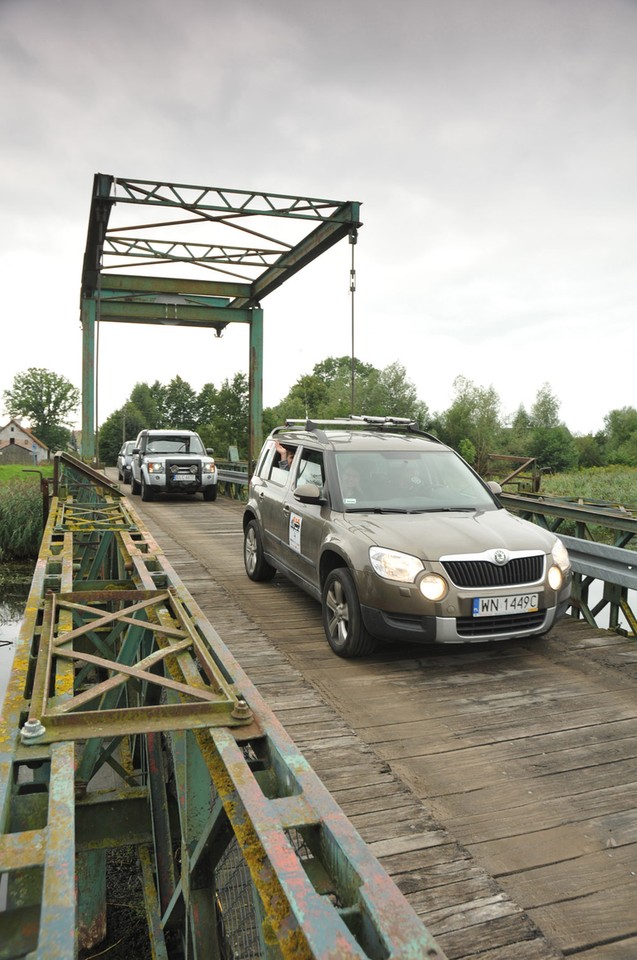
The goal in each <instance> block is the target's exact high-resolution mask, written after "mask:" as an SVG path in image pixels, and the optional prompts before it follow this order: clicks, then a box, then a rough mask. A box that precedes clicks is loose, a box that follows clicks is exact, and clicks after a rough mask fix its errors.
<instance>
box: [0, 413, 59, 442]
mask: <svg viewBox="0 0 637 960" xmlns="http://www.w3.org/2000/svg"><path fill="white" fill-rule="evenodd" d="M12 423H13V424H15V426H16V427H17V428H18V430H19V431H20V432H21V433H24V434H26V436H27V437H29V438H30V439H31V440H32V441H33V443H37V445H38V446H39V447H42V449H43V450H48V449H49V448H48V447H47V445H46V444H45V443H42V441H41V440H38V438H37V437H36V435H35V434H34V433H31V431H30V430H29V429H28V427H23V426H22V424H21V423H20V421H19V420H16V419H15V417H11V418H10V419H9V420H7V422H6V423H5V424H3V426H2V427H0V430H6V428H7V427H10V426H11V424H12ZM6 445H7V443H6V441H3V440H2V439H0V447H4V446H6Z"/></svg>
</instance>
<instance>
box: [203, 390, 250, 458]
mask: <svg viewBox="0 0 637 960" xmlns="http://www.w3.org/2000/svg"><path fill="white" fill-rule="evenodd" d="M249 407H250V403H249V390H248V378H247V377H246V375H245V374H244V373H236V374H235V375H234V377H233V378H232V380H224V381H223V383H222V384H221V387H220V388H219V391H218V393H217V411H218V412H217V414H216V415H215V419H214V421H213V423H212V424H204V425H203V426H201V425H200V427H199V433H200V435H201V438H202V440H203V441H204V443H205V444H206V446H207V447H212V448H213V450H214V451H215V456H217V457H219V459H221V460H223V459H225V458H226V456H227V455H228V449H229V447H231V446H236V447H237V449H238V452H239V459H240V460H245V459H246V458H247V456H248V417H249ZM257 452H258V451H257Z"/></svg>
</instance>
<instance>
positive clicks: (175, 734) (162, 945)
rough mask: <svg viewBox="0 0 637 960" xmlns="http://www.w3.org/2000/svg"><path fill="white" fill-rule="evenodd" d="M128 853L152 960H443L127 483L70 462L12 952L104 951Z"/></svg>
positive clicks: (1, 793) (15, 707)
mask: <svg viewBox="0 0 637 960" xmlns="http://www.w3.org/2000/svg"><path fill="white" fill-rule="evenodd" d="M124 853H125V854H126V856H127V857H129V858H132V859H130V860H127V861H126V863H127V867H126V871H127V876H128V874H129V873H130V872H131V871H132V872H133V873H135V871H137V874H136V875H137V876H138V881H139V882H138V887H137V888H136V889H137V891H138V893H137V896H138V902H137V903H135V902H133V903H132V904H131V906H132V907H134V908H135V909H137V911H138V913H139V914H140V915H142V916H144V917H145V921H146V924H147V937H148V944H149V946H150V951H151V953H152V956H153V957H157V958H164V960H170V958H172V957H175V958H176V957H179V958H182V957H184V956H187V957H189V958H194V960H202V958H204V957H205V958H210V960H226V958H228V957H234V958H238V957H242V958H244V960H249V958H260V957H263V958H267V960H276V958H294V960H304V958H325V960H327V958H329V960H336V958H338V960H347V958H370V960H399V958H401V960H407V958H410V960H411V958H415V957H427V958H429V960H434V958H437V960H444V956H443V953H442V951H441V950H440V948H439V947H438V946H437V945H436V943H435V942H434V940H433V938H432V937H431V935H430V934H429V932H428V931H427V929H426V927H425V926H424V925H423V924H422V922H421V921H420V920H419V918H418V917H417V915H416V914H415V912H414V911H413V910H412V908H411V907H410V906H409V904H408V903H407V901H406V900H405V899H404V897H403V896H402V894H401V893H400V891H399V890H398V888H397V887H396V886H395V885H394V883H393V881H392V880H391V879H390V878H389V877H388V875H387V874H386V873H385V872H384V871H383V869H382V868H381V867H380V865H379V863H378V862H377V861H376V859H375V858H374V857H373V856H372V855H371V853H370V852H369V850H368V848H367V847H366V845H365V844H364V843H363V841H362V839H361V838H360V836H359V835H358V833H357V832H356V830H355V829H354V828H353V827H352V825H351V824H350V823H349V822H348V820H347V819H346V817H345V815H344V814H343V812H342V811H341V810H340V808H339V807H338V805H337V804H336V803H335V801H334V800H333V799H332V797H331V796H330V794H329V793H328V792H327V791H326V789H325V788H324V787H323V785H322V784H321V782H320V781H319V779H318V778H317V777H316V775H315V774H314V772H313V771H312V769H311V767H310V766H309V764H308V763H307V761H306V760H305V759H304V757H303V756H302V755H301V753H300V752H299V750H298V749H297V747H296V746H295V744H294V743H293V742H292V741H291V740H290V738H289V737H288V735H287V734H286V732H285V730H284V729H283V727H282V726H281V725H280V723H279V722H278V720H277V718H276V717H275V715H274V714H273V713H272V711H271V710H270V709H269V708H268V706H267V704H266V703H265V702H264V700H263V699H262V697H261V696H260V695H259V693H258V691H257V690H256V688H255V687H254V686H253V684H252V683H251V682H250V679H249V677H248V676H247V675H246V674H245V673H244V671H243V670H242V669H241V667H240V666H239V664H238V663H237V662H236V661H235V660H234V658H233V657H232V655H231V654H230V652H229V650H228V649H227V647H226V646H225V644H224V643H223V642H222V640H221V638H220V637H219V636H218V634H217V633H216V631H215V630H214V628H213V627H212V625H211V624H210V623H209V622H208V620H207V619H206V618H205V616H204V615H203V613H202V611H201V609H200V608H199V607H198V605H197V604H196V602H195V601H194V600H193V598H192V597H191V596H190V594H189V593H188V592H187V591H186V589H185V587H184V586H183V584H182V583H181V581H180V580H179V579H178V577H177V575H176V574H175V572H174V570H173V569H172V567H171V566H170V564H169V563H168V561H167V559H166V557H165V556H164V554H163V553H162V551H161V550H160V548H159V547H158V545H157V543H156V542H155V541H154V540H153V538H152V536H151V535H150V534H149V532H148V531H147V530H146V529H145V528H144V526H143V524H142V523H141V522H140V520H139V519H138V517H137V516H136V514H135V512H134V510H133V509H132V508H131V507H130V506H128V505H127V502H126V501H125V499H124V498H123V496H122V495H121V494H120V492H119V490H118V488H117V487H116V486H112V485H110V484H109V483H108V481H105V479H104V477H103V476H101V475H98V474H96V473H95V471H92V470H91V469H90V468H86V467H84V465H83V464H82V463H81V462H80V461H77V460H74V459H73V458H72V457H69V456H68V455H64V454H60V455H58V458H57V464H56V474H55V493H54V496H53V499H52V501H51V509H50V512H49V518H48V521H47V525H46V529H45V533H44V538H43V541H42V547H41V551H40V555H39V558H38V561H37V564H36V570H35V574H34V578H33V583H32V589H31V592H30V595H29V599H28V602H27V606H26V610H25V616H24V621H23V624H22V629H21V632H20V636H19V640H18V644H17V649H16V654H15V659H14V668H13V671H12V674H11V677H10V681H9V686H8V690H7V694H6V698H5V706H4V711H3V717H2V721H1V726H0V873H1V874H2V875H3V877H4V878H5V879H4V880H3V887H1V888H0V901H1V900H2V898H4V903H1V902H0V949H1V952H2V957H3V958H7V960H10V958H17V957H24V956H26V955H28V956H30V957H37V958H39V960H62V958H67V957H68V958H72V957H75V956H77V955H78V953H79V951H80V950H87V949H89V948H94V949H95V950H96V951H97V952H102V950H103V949H105V948H104V944H105V943H106V944H107V945H108V938H109V925H108V922H107V918H108V913H107V899H108V896H107V890H108V883H109V882H110V880H109V878H110V877H111V876H112V871H113V869H114V867H113V864H115V867H116V865H117V862H118V858H117V856H114V855H115V854H117V855H123V854H124ZM133 855H134V856H133ZM131 863H132V864H133V866H132V867H131ZM135 865H136V866H135ZM106 955H108V951H106ZM131 955H133V954H131Z"/></svg>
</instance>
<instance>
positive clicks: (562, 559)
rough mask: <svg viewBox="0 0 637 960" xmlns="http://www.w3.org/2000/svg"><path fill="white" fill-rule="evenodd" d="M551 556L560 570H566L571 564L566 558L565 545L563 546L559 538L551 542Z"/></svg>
mask: <svg viewBox="0 0 637 960" xmlns="http://www.w3.org/2000/svg"><path fill="white" fill-rule="evenodd" d="M551 556H552V557H553V560H554V561H555V563H556V564H557V565H558V567H559V568H560V570H564V571H566V570H568V568H569V567H570V565H571V561H570V560H569V558H568V550H567V549H566V547H565V546H564V544H563V543H562V541H561V540H560V539H559V538H558V539H557V540H556V541H555V543H554V544H553V549H552V550H551Z"/></svg>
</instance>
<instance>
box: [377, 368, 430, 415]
mask: <svg viewBox="0 0 637 960" xmlns="http://www.w3.org/2000/svg"><path fill="white" fill-rule="evenodd" d="M366 387H367V396H366V402H365V408H364V412H365V413H367V414H369V415H370V416H393V417H410V418H412V419H413V420H416V421H418V423H419V424H420V425H421V426H424V425H425V424H426V423H427V421H428V419H429V411H428V409H427V405H426V404H425V403H423V402H422V401H421V400H419V399H418V394H417V391H416V387H415V386H414V384H413V383H412V382H411V380H408V379H407V371H406V370H405V368H404V366H403V365H402V363H399V362H398V361H394V363H390V364H389V365H388V366H387V367H383V369H382V370H381V371H374V373H373V374H372V375H370V377H369V378H368V381H367V384H366Z"/></svg>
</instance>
